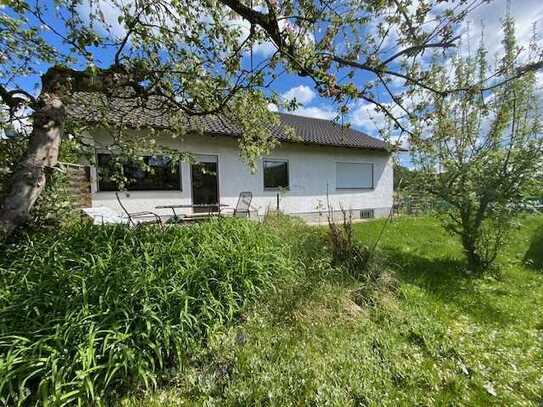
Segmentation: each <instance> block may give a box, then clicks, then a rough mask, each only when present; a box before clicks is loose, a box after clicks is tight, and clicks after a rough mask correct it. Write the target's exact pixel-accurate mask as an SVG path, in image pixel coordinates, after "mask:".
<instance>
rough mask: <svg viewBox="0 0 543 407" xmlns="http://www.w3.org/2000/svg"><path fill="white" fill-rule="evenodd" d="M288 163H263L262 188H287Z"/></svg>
mask: <svg viewBox="0 0 543 407" xmlns="http://www.w3.org/2000/svg"><path fill="white" fill-rule="evenodd" d="M288 186H289V185H288V162H286V161H264V188H288Z"/></svg>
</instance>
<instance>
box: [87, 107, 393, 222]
mask: <svg viewBox="0 0 543 407" xmlns="http://www.w3.org/2000/svg"><path fill="white" fill-rule="evenodd" d="M280 117H281V122H282V123H283V124H285V125H286V126H289V127H290V128H294V130H295V131H296V135H297V140H298V141H296V142H282V143H281V144H279V145H278V146H277V147H276V148H275V149H274V150H273V152H272V153H271V154H269V155H266V156H264V157H261V158H260V159H259V160H258V163H257V167H256V171H254V172H252V171H251V169H250V167H249V166H248V165H247V163H246V162H245V161H243V160H242V159H241V157H240V150H239V146H238V138H237V137H236V134H232V133H233V132H232V130H231V129H228V128H226V129H225V132H224V134H223V133H221V132H218V131H217V126H213V130H214V131H213V132H211V131H210V132H207V133H195V134H187V135H185V136H183V137H182V138H171V137H170V136H165V135H164V136H163V137H162V138H159V140H158V144H160V145H161V146H164V147H166V148H165V149H175V150H178V151H182V152H188V153H191V155H192V158H193V162H181V163H179V164H178V165H175V166H174V168H173V169H172V166H171V165H170V164H168V157H167V156H166V155H164V156H161V155H156V153H155V154H154V155H151V154H149V155H147V156H146V155H145V154H144V153H143V154H142V156H143V158H142V159H143V160H144V161H145V163H146V165H147V166H148V168H152V169H153V170H152V171H151V172H150V173H149V172H144V171H142V170H141V169H139V168H137V167H135V166H132V167H131V166H130V164H129V163H127V164H126V165H125V166H124V171H125V173H127V174H126V175H128V176H129V178H130V179H132V180H133V181H132V182H131V183H129V184H128V185H127V191H126V192H127V193H122V194H121V197H122V201H123V204H124V205H125V206H126V208H127V209H128V211H130V212H139V211H153V212H155V213H157V214H159V215H161V216H168V215H172V211H171V210H170V209H157V208H156V207H157V206H164V205H193V204H196V205H202V204H222V205H228V206H231V207H234V206H235V205H236V202H237V200H238V196H239V194H240V193H241V192H244V191H249V192H251V193H252V195H253V199H252V202H251V217H252V218H255V219H256V218H261V217H262V216H264V215H265V214H266V212H267V211H269V210H277V209H278V210H280V211H281V212H283V213H287V214H292V215H295V216H300V217H302V218H304V219H305V220H307V221H309V222H324V221H326V216H327V208H328V207H330V208H332V209H333V210H334V211H341V209H342V208H343V209H344V210H348V211H350V212H351V214H352V216H353V218H354V219H357V218H368V217H381V216H386V215H388V214H389V213H390V210H391V208H392V205H393V162H392V155H391V153H390V152H389V151H388V150H387V148H386V146H385V144H384V142H383V141H382V140H378V139H375V138H371V137H369V136H367V135H365V134H363V133H361V132H357V131H355V130H352V129H345V128H341V127H340V126H337V125H336V124H334V123H332V122H329V121H326V120H320V119H311V118H305V117H300V116H294V115H286V114H280ZM149 125H152V123H150V124H149ZM223 127H224V126H223ZM138 131H143V130H134V132H135V134H134V137H137V132H138ZM87 135H88V137H89V139H90V140H91V141H92V142H93V143H94V145H95V149H96V160H95V163H93V165H92V166H91V170H90V175H91V179H90V181H91V200H92V206H93V207H99V206H105V207H109V208H112V209H114V210H116V211H120V210H121V208H120V207H119V204H118V202H117V199H116V196H115V192H116V191H117V190H118V186H117V185H116V184H115V183H114V182H113V181H112V180H111V179H109V178H108V176H107V166H108V165H109V163H110V161H111V160H112V155H111V154H112V153H111V149H110V148H109V146H110V145H111V144H112V143H113V138H112V133H111V131H110V130H108V129H103V128H99V127H96V128H94V129H92V128H91V129H90V130H87ZM277 137H278V138H281V135H277ZM190 212H192V209H191V208H185V209H178V213H180V214H181V213H187V214H190Z"/></svg>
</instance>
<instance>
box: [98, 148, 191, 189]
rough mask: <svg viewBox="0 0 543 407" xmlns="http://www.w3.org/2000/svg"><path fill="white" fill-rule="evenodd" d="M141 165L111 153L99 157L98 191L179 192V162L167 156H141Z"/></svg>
mask: <svg viewBox="0 0 543 407" xmlns="http://www.w3.org/2000/svg"><path fill="white" fill-rule="evenodd" d="M142 158H143V162H142V163H140V162H139V161H130V160H117V159H115V157H113V156H112V155H111V154H98V160H97V162H98V168H97V169H98V190H99V191H118V190H119V187H120V183H121V182H123V181H124V179H125V181H124V182H125V185H124V187H125V188H126V189H127V190H129V191H175V190H181V174H180V170H179V167H180V166H179V163H178V162H173V161H172V159H171V158H170V157H168V156H162V155H152V156H144V157H142Z"/></svg>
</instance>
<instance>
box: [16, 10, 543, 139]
mask: <svg viewBox="0 0 543 407" xmlns="http://www.w3.org/2000/svg"><path fill="white" fill-rule="evenodd" d="M46 1H51V0H46ZM98 1H100V0H98ZM506 7H507V0H493V1H491V2H490V3H487V4H484V5H482V6H480V7H479V8H478V9H477V10H476V11H475V12H473V13H472V14H470V15H469V16H468V18H467V19H466V20H465V21H464V22H463V25H462V34H463V37H464V39H465V38H466V37H467V36H468V35H469V37H470V38H471V39H472V40H477V41H473V42H474V43H477V42H478V38H479V37H480V33H481V31H482V27H484V30H483V31H484V37H485V44H486V46H487V48H488V49H489V51H490V52H489V54H490V57H492V56H493V55H494V54H496V53H498V52H499V51H500V49H501V40H502V29H501V19H502V18H503V17H504V16H505V13H506ZM511 14H512V16H513V17H514V19H515V21H516V27H517V36H518V40H519V42H520V44H521V45H524V46H527V44H528V42H529V39H530V37H531V34H532V25H533V24H534V23H535V24H536V25H537V29H538V30H539V32H541V36H542V37H543V1H542V0H512V1H511ZM108 17H111V20H112V21H114V22H116V20H117V16H116V15H113V14H112V15H110V16H108ZM113 25H115V24H113ZM117 26H118V25H117ZM244 28H245V29H246V30H247V32H248V30H249V28H248V26H247V27H244ZM117 34H118V35H121V34H122V33H117ZM464 39H463V40H462V41H465V40H464ZM540 42H541V46H543V41H542V40H540ZM58 46H62V45H61V44H60V43H59V44H58ZM273 52H274V48H273V46H272V45H271V44H270V43H264V44H260V45H258V46H256V47H254V48H253V57H254V59H255V63H258V60H259V59H262V58H263V57H266V56H269V55H270V54H271V53H273ZM103 57H104V58H107V56H103ZM45 69H46V67H44V71H45ZM539 77H540V78H541V84H542V88H543V73H540V74H539ZM36 79H37V78H34V80H32V78H27V79H25V82H24V83H20V85H23V87H24V88H26V89H27V90H31V89H28V88H29V86H30V83H32V82H34V83H35V82H36ZM358 80H359V81H363V80H364V76H359V77H358ZM34 90H35V89H34ZM272 90H273V91H274V92H275V93H277V94H278V95H280V97H281V98H282V99H283V100H284V101H289V100H292V99H293V98H296V100H297V102H298V103H300V104H301V106H300V107H299V108H298V109H297V110H296V111H295V112H293V113H294V114H298V115H303V116H309V117H314V118H319V119H329V120H331V119H333V118H334V117H336V115H337V106H335V105H333V104H332V103H331V102H330V101H329V100H327V99H325V98H322V97H320V96H319V95H318V93H317V92H316V91H315V89H314V88H313V84H312V82H311V81H310V80H309V79H306V78H302V77H299V76H296V75H289V74H285V75H282V76H281V78H280V80H278V81H276V82H275V83H274V84H273V86H272ZM276 108H277V107H276V106H270V109H272V110H275V109H276ZM351 109H352V110H351V113H350V114H349V115H348V117H347V118H346V119H345V120H346V121H347V122H349V123H350V125H351V126H352V127H353V128H355V129H357V130H360V131H363V132H365V133H367V134H369V135H372V136H377V134H378V128H379V127H380V125H381V123H382V118H381V117H379V116H377V115H376V114H375V113H374V110H373V107H372V106H370V105H368V104H367V103H361V102H355V103H354V104H353V105H352V106H351Z"/></svg>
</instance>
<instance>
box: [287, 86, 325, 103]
mask: <svg viewBox="0 0 543 407" xmlns="http://www.w3.org/2000/svg"><path fill="white" fill-rule="evenodd" d="M315 96H317V95H316V93H315V92H314V91H313V89H311V88H310V87H309V86H305V85H300V86H296V87H294V88H291V89H289V90H288V91H286V92H285V93H282V94H281V98H282V99H284V100H285V101H286V102H290V101H292V100H293V99H296V101H297V102H298V103H301V104H302V105H305V104H307V103H309V102H311V101H312V100H313V99H314V98H315Z"/></svg>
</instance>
